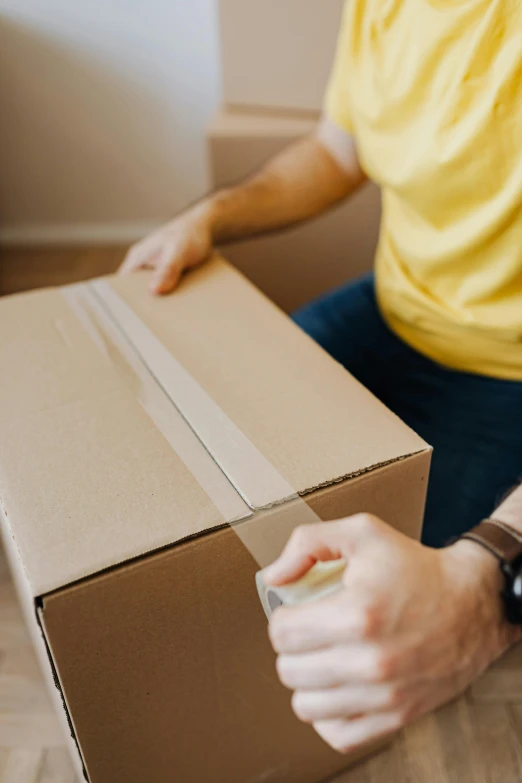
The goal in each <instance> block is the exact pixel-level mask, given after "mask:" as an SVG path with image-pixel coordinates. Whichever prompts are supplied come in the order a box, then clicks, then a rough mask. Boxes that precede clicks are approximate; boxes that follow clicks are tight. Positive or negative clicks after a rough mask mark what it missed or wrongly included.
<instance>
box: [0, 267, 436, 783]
mask: <svg viewBox="0 0 522 783" xmlns="http://www.w3.org/2000/svg"><path fill="white" fill-rule="evenodd" d="M146 281H147V273H143V274H136V275H134V276H130V277H112V278H103V279H101V280H98V281H94V282H91V283H84V284H78V285H74V286H69V287H66V288H63V289H48V290H44V291H38V292H32V293H28V294H21V295H16V296H12V297H7V298H5V299H3V300H1V301H0V331H1V333H2V334H4V335H9V336H10V339H9V340H2V341H1V342H0V361H1V366H2V371H3V378H2V384H0V442H1V443H2V449H1V452H0V495H1V509H2V527H3V534H4V539H5V543H6V546H7V549H8V552H9V557H10V561H11V565H12V568H13V571H14V573H15V577H16V581H17V584H18V588H19V592H20V596H21V599H22V602H23V605H24V608H25V612H26V616H27V619H28V622H29V624H30V626H31V629H32V632H33V637H34V640H35V644H36V646H37V648H38V650H39V653H40V656H41V660H42V663H43V665H44V668H45V669H46V671H47V673H48V675H49V679H51V674H54V679H55V683H56V689H55V691H54V692H55V697H56V702H57V705H58V706H59V709H60V710H61V712H62V715H63V719H64V724H67V725H68V726H69V729H70V732H71V734H72V736H73V742H72V747H73V751H74V752H75V753H76V757H77V759H78V766H79V767H80V766H81V764H82V763H83V765H84V767H85V774H86V775H87V776H88V779H89V780H90V783H121V782H122V781H125V783H144V781H154V783H172V781H176V783H202V781H213V783H245V781H272V782H273V783H317V781H320V780H323V779H325V778H326V777H328V776H329V775H331V774H333V773H335V772H336V771H337V770H340V769H341V768H343V767H345V766H346V764H347V763H348V762H349V761H350V760H353V759H346V758H345V757H343V756H341V755H339V754H337V753H334V752H333V751H332V750H330V749H329V748H328V747H327V746H326V745H325V744H324V743H323V742H322V741H321V740H320V739H319V737H318V736H317V735H316V734H315V733H314V731H313V730H312V729H311V728H310V727H308V726H305V725H303V724H301V723H300V722H299V721H298V720H297V719H296V718H295V716H294V715H293V713H292V711H291V708H290V694H289V692H288V691H286V690H285V689H284V688H283V687H282V686H281V685H280V684H279V682H278V680H277V677H276V672H275V668H274V655H273V652H272V650H271V648H270V644H269V642H268V638H267V633H266V618H265V615H264V612H263V609H262V607H261V603H260V601H259V598H258V595H257V591H256V585H255V573H256V571H257V570H258V568H259V567H263V566H265V565H266V564H268V563H269V562H270V561H271V560H272V559H273V558H274V557H275V556H277V555H278V554H279V552H280V550H281V548H282V546H283V544H284V543H285V541H286V539H287V537H288V535H289V534H290V532H291V530H292V529H293V528H294V527H295V525H297V524H300V523H303V522H308V521H311V520H317V519H318V518H320V519H332V518H337V517H342V516H345V515H348V514H352V513H354V512H357V511H360V510H361V509H366V510H368V511H370V512H374V513H376V514H379V515H381V516H382V517H384V518H386V519H387V520H388V521H389V522H390V524H392V525H394V526H395V527H397V528H398V529H401V530H403V531H404V532H405V533H407V534H408V535H410V536H418V535H419V533H420V528H421V520H422V515H423V507H424V499H425V491H426V484H427V478H428V469H429V461H430V449H429V447H428V446H427V445H426V444H425V443H424V442H423V441H422V440H421V439H420V438H419V437H418V436H417V435H416V434H415V433H413V432H412V431H411V430H410V429H408V427H406V426H405V425H404V424H402V423H401V421H399V419H398V418H396V417H395V416H394V415H393V414H391V413H390V412H389V411H388V410H387V409H386V408H385V407H384V406H383V405H381V403H379V402H378V401H377V400H375V399H374V398H373V397H372V396H371V395H370V394H369V393H368V392H367V391H366V390H365V389H364V388H363V387H362V386H361V385H360V384H358V383H357V382H356V381H355V380H354V379H353V378H352V377H351V376H350V375H349V374H348V373H346V372H345V371H344V369H343V368H342V367H341V366H340V365H338V364H337V363H336V362H334V361H333V360H332V359H331V358H330V357H329V356H327V355H326V354H325V353H324V352H323V351H322V350H321V349H320V348H319V347H318V346H316V345H315V344H314V343H313V342H312V341H311V340H310V339H309V338H308V337H307V336H306V335H304V334H303V333H302V332H301V331H300V330H299V329H298V328H297V327H296V326H295V325H294V324H293V323H292V322H291V321H290V320H289V319H287V318H286V317H285V316H284V314H283V313H281V312H280V311H279V310H278V309H277V308H276V307H275V306H274V305H273V304H272V303H270V302H269V301H268V300H267V299H266V298H265V297H263V296H262V295H261V294H260V293H259V292H258V291H256V289H255V288H254V287H253V286H252V285H251V284H250V283H249V282H248V281H246V280H245V279H244V278H243V276H242V275H240V274H239V273H238V272H237V271H236V270H234V269H233V268H232V267H231V266H229V265H228V264H226V263H225V262H224V261H222V260H220V259H218V258H216V259H215V260H213V261H212V262H210V263H209V264H208V265H206V266H204V267H202V268H201V269H198V270H196V271H194V272H192V273H191V274H189V275H188V276H187V277H186V278H185V279H184V280H183V282H182V284H181V287H180V289H179V291H178V292H177V293H176V294H175V295H173V296H170V297H166V298H163V299H155V298H153V297H151V296H150V295H149V294H148V292H147V290H146V285H145V283H146ZM80 759H81V761H80Z"/></svg>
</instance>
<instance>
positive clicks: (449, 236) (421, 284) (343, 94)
mask: <svg viewBox="0 0 522 783" xmlns="http://www.w3.org/2000/svg"><path fill="white" fill-rule="evenodd" d="M521 36H522V4H520V3H516V2H513V0H466V2H461V1H459V2H455V0H349V2H348V3H347V6H346V11H345V15H344V20H343V25H342V30H341V35H340V39H339V45H338V52H337V57H336V60H335V64H334V68H333V72H332V77H331V81H330V85H329V88H328V91H327V96H326V101H325V114H324V118H323V119H322V121H321V122H320V124H319V126H318V128H317V132H316V133H315V134H313V135H312V136H311V137H309V138H306V139H304V140H303V141H301V142H299V143H297V144H295V145H293V146H291V147H290V148H289V149H287V150H286V151H285V152H284V153H283V154H281V155H280V156H278V157H277V158H275V159H274V160H272V161H270V162H269V163H268V164H267V165H266V166H265V168H264V169H263V170H262V171H261V172H260V173H259V174H257V175H256V176H255V177H253V178H252V179H251V180H249V181H248V182H246V183H243V184H241V185H239V186H237V187H232V188H229V189H227V190H224V191H221V192H219V193H216V194H214V195H211V196H209V197H207V198H205V199H204V200H203V201H202V202H200V203H199V204H197V205H196V206H194V207H192V208H190V209H188V210H187V211H186V212H185V213H184V214H182V215H180V216H179V217H177V218H176V219H175V220H174V221H172V223H169V224H168V225H166V226H165V227H163V228H162V229H160V230H159V231H158V232H157V233H155V234H153V235H152V236H150V237H148V238H147V239H145V240H144V241H143V242H140V243H139V244H138V245H137V246H135V247H134V248H132V249H131V251H130V253H129V255H128V258H127V260H126V262H125V264H124V267H123V269H124V270H125V271H128V270H131V269H136V268H139V267H152V268H154V269H155V270H156V272H155V275H154V279H153V280H154V282H153V291H154V292H155V293H159V294H165V293H168V292H169V291H171V290H172V289H173V288H174V287H175V285H176V283H177V282H178V280H179V277H180V275H181V274H182V272H183V271H184V270H186V269H188V268H190V267H192V266H195V265H196V264H199V263H201V262H203V261H204V260H205V259H206V258H207V257H208V255H209V254H210V252H211V249H212V247H213V246H214V245H215V244H221V243H223V242H227V241H231V240H234V239H239V238H242V237H245V236H250V235H253V234H258V233H262V232H266V231H271V230H275V229H280V228H284V227H287V226H290V225H293V224H295V223H297V222H299V221H303V220H306V219H308V218H311V217H313V216H315V215H318V214H320V213H321V212H323V211H324V210H326V209H328V208H329V207H331V206H333V205H334V204H336V203H338V202H340V201H342V200H343V199H345V198H347V197H348V196H349V195H350V194H351V193H353V192H354V191H355V190H356V189H357V188H358V187H359V186H360V185H361V184H362V183H363V182H364V180H365V178H366V177H367V176H369V177H371V178H372V179H374V180H375V181H376V182H378V183H379V185H380V186H381V187H382V191H383V220H382V227H381V238H380V243H379V249H378V253H377V259H376V283H375V285H374V281H373V278H368V279H364V280H361V281H359V282H357V283H355V284H352V285H349V286H346V287H344V288H342V289H341V290H339V291H336V292H334V293H333V294H331V295H329V296H327V297H326V298H323V299H322V300H320V301H318V302H315V303H313V304H311V305H309V306H308V307H307V308H305V309H304V310H303V311H302V312H300V313H298V314H297V315H296V321H297V323H299V324H300V325H301V326H302V327H303V328H304V329H305V330H306V331H308V332H309V333H310V334H311V335H312V336H313V337H314V338H315V339H316V340H317V341H318V342H319V343H320V344H321V345H323V347H324V348H325V349H326V350H328V351H329V352H330V353H331V354H332V355H333V356H334V357H335V358H336V359H338V360H339V361H340V362H342V363H343V364H344V365H345V367H346V368H347V369H348V370H350V371H351V372H352V373H353V374H354V375H356V376H357V377H358V378H359V379H360V380H361V381H362V382H363V383H364V384H365V385H366V386H367V387H368V388H369V389H370V390H371V391H373V392H374V393H375V394H376V395H377V396H378V397H380V399H382V400H383V402H385V403H386V404H387V405H388V406H389V407H390V408H392V410H394V411H395V412H396V413H397V414H398V415H399V416H401V418H402V419H403V420H404V421H406V422H407V423H408V424H410V425H411V426H412V427H413V428H414V429H415V430H416V431H417V432H419V434H420V435H422V436H423V437H424V438H425V439H426V440H427V441H429V442H430V443H432V444H433V445H434V447H435V451H434V459H433V469H432V477H431V482H430V491H429V496H428V504H427V510H426V519H425V528H424V543H423V545H421V544H418V543H415V542H412V541H410V540H408V539H406V538H404V537H403V536H401V535H400V534H398V533H396V532H394V531H392V530H391V529H390V528H388V527H387V526H386V525H385V524H384V523H383V522H382V521H380V520H377V519H374V518H371V517H367V516H365V515H361V516H359V517H356V518H352V519H350V520H341V521H339V522H335V523H328V524H322V525H319V526H310V527H304V528H302V529H300V530H298V531H297V533H296V534H295V535H294V536H293V538H292V539H291V541H290V543H289V544H288V546H287V548H286V550H285V552H284V553H283V555H282V557H281V558H280V559H279V560H278V561H277V563H275V564H274V565H273V567H272V570H271V572H269V574H268V576H267V579H268V580H269V581H271V582H272V583H274V584H280V583H283V582H287V581H291V580H293V579H295V578H297V577H299V576H301V575H302V574H304V573H305V572H306V571H307V570H308V569H309V568H310V567H311V566H312V565H313V563H314V562H316V561H317V560H324V559H331V558H337V557H340V556H344V557H346V559H347V560H348V563H349V567H348V569H347V574H346V578H345V588H346V589H345V590H343V591H342V592H340V593H338V594H337V595H335V596H334V597H331V598H329V599H326V600H324V601H321V602H318V603H317V604H315V605H314V604H312V605H308V606H305V607H302V608H293V609H289V608H283V609H280V610H278V611H277V612H276V613H275V615H274V617H273V620H272V623H271V628H270V634H271V639H272V642H273V644H274V647H275V649H276V651H277V652H278V653H279V658H278V670H279V674H280V677H281V679H282V681H283V682H284V683H285V684H286V685H287V686H288V687H290V688H291V689H293V690H294V691H295V693H294V697H293V698H294V702H293V703H294V708H295V711H296V713H297V715H298V716H299V717H300V718H302V719H303V720H305V721H309V722H311V723H313V724H314V726H315V728H316V729H317V731H318V732H319V733H320V734H321V735H322V736H323V737H324V739H325V740H326V741H327V742H329V743H330V744H331V745H332V746H333V747H335V748H337V749H339V750H341V751H348V750H351V749H353V748H355V747H358V746H359V745H361V744H364V743H365V742H367V741H368V740H371V739H374V738H376V737H378V736H381V735H383V734H386V733H388V732H390V731H393V730H395V729H396V728H398V727H400V726H403V725H405V724H406V723H407V722H409V721H410V720H412V719H413V718H415V717H417V716H419V715H421V714H422V713H424V712H426V711H427V710H430V709H433V708H434V707H435V706H437V705H438V704H441V703H442V702H444V701H447V700H449V699H451V698H452V697H454V696H455V695H457V694H458V693H460V692H461V691H462V690H463V689H464V688H465V687H466V686H467V685H468V684H469V683H470V682H471V681H472V680H473V679H474V678H475V677H477V676H478V675H479V674H480V673H481V672H482V671H483V670H484V668H486V667H487V666H488V665H489V664H490V663H491V662H492V661H493V660H495V658H497V657H498V656H499V655H501V654H502V653H503V652H504V651H505V650H506V649H507V647H508V646H509V645H511V644H513V643H514V642H515V641H516V640H518V638H519V637H520V635H521V632H520V625H519V624H517V622H509V619H511V620H512V621H513V620H515V621H518V619H519V617H520V616H522V615H521V614H520V612H519V607H518V603H517V601H518V596H519V595H520V594H521V593H522V588H521V585H520V584H519V582H520V580H518V581H517V579H516V578H515V576H516V566H517V565H518V563H517V558H518V556H519V555H520V551H522V545H521V544H520V541H522V488H518V489H515V491H513V492H512V493H511V494H510V495H509V497H508V498H507V500H505V501H504V502H502V503H501V505H500V506H499V507H498V508H497V510H496V511H494V509H495V506H496V505H498V503H499V502H500V500H501V498H502V496H503V495H505V493H506V492H507V491H508V490H510V489H512V488H513V487H514V486H515V485H516V484H517V483H518V482H519V481H520V480H521V477H522V86H521V85H522V46H521ZM348 252H349V237H347V253H348ZM318 263H320V259H318ZM492 513H494V516H495V518H496V520H497V522H495V523H490V524H485V525H483V526H482V527H481V528H480V530H479V531H477V533H476V534H474V535H473V536H472V537H471V540H470V539H465V538H464V539H460V540H458V541H457V542H456V543H454V544H452V545H451V546H447V547H445V548H435V547H441V546H442V545H444V544H445V543H447V542H448V539H449V538H450V537H451V536H459V535H461V534H462V533H464V532H465V531H467V530H469V529H470V528H472V527H473V526H474V525H477V524H478V523H479V522H480V521H481V520H482V519H483V518H484V517H487V516H488V515H490V514H492ZM487 549H489V550H490V551H487ZM499 559H500V560H502V561H503V562H504V565H505V571H506V573H508V576H504V575H503V574H502V573H501V571H500V569H499V563H498V560H499ZM509 574H511V576H509ZM502 590H504V592H505V593H506V594H507V598H504V599H502V600H501V598H500V595H499V594H500V592H501V591H502Z"/></svg>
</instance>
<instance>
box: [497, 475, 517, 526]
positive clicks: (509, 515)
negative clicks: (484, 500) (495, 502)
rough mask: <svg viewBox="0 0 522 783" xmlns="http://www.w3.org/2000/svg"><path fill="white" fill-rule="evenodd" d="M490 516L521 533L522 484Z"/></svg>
mask: <svg viewBox="0 0 522 783" xmlns="http://www.w3.org/2000/svg"><path fill="white" fill-rule="evenodd" d="M492 516H493V518H494V519H498V520H499V522H505V523H506V525H509V526H510V527H512V528H514V529H515V530H517V531H518V532H519V533H522V484H521V485H520V486H519V487H517V488H516V489H515V490H513V492H511V493H510V494H509V495H508V496H507V497H506V498H505V499H504V500H503V501H502V503H501V504H500V506H498V508H497V509H496V511H495V512H494V513H493V514H492Z"/></svg>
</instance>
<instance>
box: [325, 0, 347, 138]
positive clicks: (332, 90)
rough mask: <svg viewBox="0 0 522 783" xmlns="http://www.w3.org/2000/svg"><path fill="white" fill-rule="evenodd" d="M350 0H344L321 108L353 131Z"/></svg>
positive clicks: (338, 123)
mask: <svg viewBox="0 0 522 783" xmlns="http://www.w3.org/2000/svg"><path fill="white" fill-rule="evenodd" d="M349 4H350V0H345V6H344V12H343V16H342V20H341V27H340V30H339V35H338V38H337V49H336V52H335V57H334V62H333V66H332V70H331V73H330V79H329V81H328V85H327V88H326V93H325V96H324V102H323V110H324V113H325V114H326V116H327V117H328V118H329V119H331V120H332V122H334V123H335V124H336V125H337V126H338V127H339V128H342V129H343V130H345V131H347V132H348V133H353V126H352V117H351V111H350V96H349V89H348V79H349V74H348V71H349V56H350V46H351V35H350V33H351V14H350V10H351V9H349V8H348V6H349Z"/></svg>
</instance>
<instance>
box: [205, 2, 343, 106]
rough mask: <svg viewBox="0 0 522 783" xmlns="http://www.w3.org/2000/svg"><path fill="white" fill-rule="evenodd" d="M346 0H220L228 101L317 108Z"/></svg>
mask: <svg viewBox="0 0 522 783" xmlns="http://www.w3.org/2000/svg"><path fill="white" fill-rule="evenodd" d="M342 7H343V0H326V2H325V0H263V2H258V0H220V2H219V18H220V35H221V61H222V77H223V99H224V101H225V103H227V104H236V105H247V106H257V107H269V108H281V109H300V110H308V111H314V110H315V111H317V110H319V109H320V108H321V105H322V100H323V92H324V88H325V85H326V82H327V79H328V74H329V71H330V67H331V63H332V61H333V57H334V52H335V43H336V39H337V32H338V28H339V22H340V19H341V13H342Z"/></svg>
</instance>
